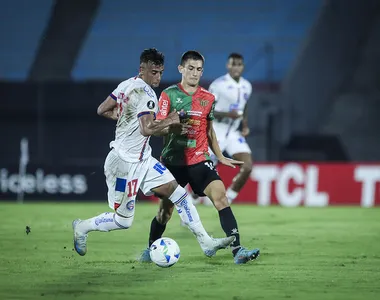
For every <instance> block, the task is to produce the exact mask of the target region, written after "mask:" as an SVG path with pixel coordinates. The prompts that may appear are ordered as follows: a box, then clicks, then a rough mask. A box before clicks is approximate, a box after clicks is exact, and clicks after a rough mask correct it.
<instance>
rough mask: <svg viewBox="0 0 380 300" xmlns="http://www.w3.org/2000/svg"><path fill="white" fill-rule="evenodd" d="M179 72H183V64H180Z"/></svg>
mask: <svg viewBox="0 0 380 300" xmlns="http://www.w3.org/2000/svg"><path fill="white" fill-rule="evenodd" d="M178 72H180V73H181V74H183V66H182V65H178Z"/></svg>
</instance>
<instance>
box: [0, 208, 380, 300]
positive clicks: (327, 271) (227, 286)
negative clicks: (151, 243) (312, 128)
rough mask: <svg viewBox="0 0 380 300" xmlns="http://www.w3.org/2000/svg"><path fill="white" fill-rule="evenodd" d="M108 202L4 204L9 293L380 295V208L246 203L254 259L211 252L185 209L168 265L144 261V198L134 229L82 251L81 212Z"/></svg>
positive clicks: (0, 283)
mask: <svg viewBox="0 0 380 300" xmlns="http://www.w3.org/2000/svg"><path fill="white" fill-rule="evenodd" d="M107 210H108V206H107V205H106V204H105V203H104V204H100V203H80V204H78V203H65V204H60V203H38V204H37V203H36V204H24V205H17V204H10V203H2V204H0V218H1V223H0V299H4V300H5V299H91V300H97V299H102V300H104V299H106V300H112V299H155V300H157V299H178V300H180V299H231V300H243V299H318V300H320V299H366V300H368V299H380V210H379V209H378V208H372V209H365V208H353V207H339V208H338V207H329V208H303V207H298V208H283V207H256V206H245V205H238V204H236V205H234V206H233V210H234V213H235V216H236V218H237V220H238V223H239V231H240V234H241V240H242V243H243V245H245V246H247V247H259V248H260V249H261V256H260V258H259V260H258V261H252V262H250V263H248V264H246V265H235V264H234V263H233V260H232V256H231V253H230V250H221V251H219V252H218V254H217V256H216V257H213V258H207V257H205V256H204V255H203V253H202V252H201V251H200V248H199V246H198V244H197V242H196V240H195V238H194V237H193V236H192V234H191V233H190V232H189V231H188V230H187V229H186V228H183V227H181V226H180V225H179V217H178V215H177V214H176V213H175V215H174V216H173V218H172V220H171V221H170V223H169V225H168V227H167V231H166V233H165V235H166V236H168V237H171V238H173V239H175V240H176V241H177V242H178V244H179V246H180V248H181V258H180V260H179V262H178V263H177V264H176V265H174V266H173V267H172V268H168V269H163V268H159V267H157V266H155V265H152V264H141V263H138V262H137V261H136V258H137V257H138V255H139V253H140V251H141V250H142V249H144V247H146V244H147V236H148V230H149V226H150V221H151V219H152V217H153V216H154V214H155V213H156V210H157V205H156V204H143V203H137V205H136V216H135V221H134V224H133V226H132V228H130V229H128V230H120V231H113V232H108V233H104V232H92V233H90V235H89V239H88V252H87V255H86V256H84V257H80V256H79V255H77V254H76V253H75V252H74V251H73V246H72V229H71V221H72V220H73V219H75V218H77V217H80V218H88V217H92V216H94V215H96V214H98V213H101V212H104V211H107ZM198 210H199V213H200V215H201V218H202V220H203V224H204V226H205V228H206V230H207V231H208V232H209V233H210V234H212V235H213V236H215V237H218V236H224V234H223V232H222V230H221V228H220V225H219V218H218V214H217V212H216V210H215V209H214V208H212V207H205V206H198ZM26 226H30V228H31V233H30V234H28V235H27V234H26V232H25V227H26Z"/></svg>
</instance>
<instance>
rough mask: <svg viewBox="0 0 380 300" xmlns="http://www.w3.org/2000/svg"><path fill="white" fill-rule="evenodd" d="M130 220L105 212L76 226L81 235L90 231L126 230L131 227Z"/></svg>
mask: <svg viewBox="0 0 380 300" xmlns="http://www.w3.org/2000/svg"><path fill="white" fill-rule="evenodd" d="M132 221H133V217H132V218H128V219H127V218H123V217H121V216H119V215H117V214H115V213H113V212H105V213H102V214H100V215H99V216H96V217H93V218H90V219H87V220H82V222H80V223H79V224H78V230H79V231H82V232H83V233H88V232H90V231H104V232H107V231H112V230H119V229H128V228H129V227H130V226H131V225H132Z"/></svg>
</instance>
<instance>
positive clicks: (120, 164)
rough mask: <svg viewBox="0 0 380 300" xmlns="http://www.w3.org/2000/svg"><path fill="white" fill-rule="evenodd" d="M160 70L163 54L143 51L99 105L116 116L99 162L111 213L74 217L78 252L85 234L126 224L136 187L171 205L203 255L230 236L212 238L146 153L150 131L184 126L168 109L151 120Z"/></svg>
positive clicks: (181, 192)
mask: <svg viewBox="0 0 380 300" xmlns="http://www.w3.org/2000/svg"><path fill="white" fill-rule="evenodd" d="M163 70H164V56H163V54H162V53H160V52H158V51H157V50H156V49H146V50H144V51H143V52H142V54H141V57H140V72H139V76H136V77H133V78H130V79H128V80H125V81H123V82H122V83H120V84H119V86H118V87H117V88H116V89H115V90H114V91H113V92H112V94H111V95H110V96H109V97H107V99H106V100H105V101H104V102H103V103H102V104H101V105H100V106H99V108H98V114H100V115H104V116H106V117H108V118H111V119H116V118H117V125H116V136H115V140H114V141H112V142H111V143H110V147H111V148H112V150H111V151H110V152H109V154H108V156H107V158H106V161H105V164H104V173H105V176H106V182H107V186H108V202H109V206H110V207H111V208H112V209H114V212H105V213H102V214H100V215H98V216H95V217H93V218H90V219H87V220H80V219H76V220H74V221H73V230H74V247H75V250H76V251H77V253H78V254H80V255H85V254H86V252H87V233H88V232H90V231H111V230H118V229H128V228H129V227H131V225H132V222H133V219H134V211H135V199H136V194H137V191H138V190H139V188H140V189H141V190H142V192H143V193H144V194H146V195H147V194H148V195H149V194H152V193H156V194H157V195H160V196H161V197H163V198H164V199H165V200H166V201H168V202H170V203H172V205H175V207H176V208H177V211H178V213H179V215H180V217H181V219H182V221H184V222H185V223H186V224H187V225H188V227H189V229H190V230H191V231H192V232H193V233H194V234H195V236H196V237H197V239H198V242H199V244H200V246H201V248H202V250H203V251H204V253H205V254H206V255H207V256H212V255H215V252H216V250H218V249H221V248H225V247H226V246H228V245H229V244H230V243H231V242H232V241H233V240H234V238H228V239H227V238H223V239H213V238H211V237H210V236H209V235H208V234H207V233H206V231H205V229H204V228H203V225H202V223H201V221H200V218H199V215H198V212H197V210H196V209H195V207H194V205H193V204H192V203H190V202H188V201H187V200H186V197H187V193H186V191H185V190H184V189H183V188H182V187H181V186H179V185H178V184H177V182H176V181H175V179H174V177H173V175H172V174H171V173H170V172H169V171H168V170H167V169H166V168H165V167H164V166H163V165H162V164H161V163H160V162H158V161H157V160H156V159H155V158H153V157H152V156H151V148H150V145H149V138H150V136H151V135H160V134H167V133H168V132H176V133H181V132H182V127H183V126H181V125H180V123H179V117H178V114H177V112H176V111H172V113H170V114H169V115H168V118H166V119H165V120H162V121H155V115H156V113H157V110H158V106H157V97H156V94H155V92H154V91H153V89H152V87H157V86H158V85H159V83H160V81H161V76H162V73H163ZM116 107H117V115H116V113H115V108H116ZM153 229H154V228H153Z"/></svg>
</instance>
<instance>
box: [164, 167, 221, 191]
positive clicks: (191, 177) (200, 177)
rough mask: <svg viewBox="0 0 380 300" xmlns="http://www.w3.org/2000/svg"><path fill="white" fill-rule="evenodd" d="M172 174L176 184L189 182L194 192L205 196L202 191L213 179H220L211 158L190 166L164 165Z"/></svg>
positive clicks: (184, 184)
mask: <svg viewBox="0 0 380 300" xmlns="http://www.w3.org/2000/svg"><path fill="white" fill-rule="evenodd" d="M165 167H167V168H168V170H169V171H170V172H171V173H172V174H173V176H174V178H175V179H176V180H177V182H178V184H179V185H181V186H183V187H185V186H186V184H188V183H190V186H191V188H192V190H193V191H194V193H196V194H197V195H198V196H205V194H204V193H203V191H204V190H205V188H206V187H207V186H208V185H209V184H210V182H212V181H214V180H221V179H220V177H219V174H218V172H217V171H216V169H215V167H214V164H213V163H212V161H211V160H206V161H203V162H200V163H198V164H195V165H190V166H173V165H165Z"/></svg>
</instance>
